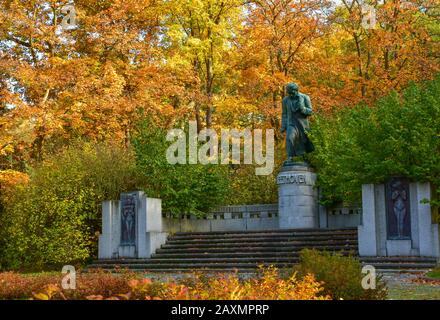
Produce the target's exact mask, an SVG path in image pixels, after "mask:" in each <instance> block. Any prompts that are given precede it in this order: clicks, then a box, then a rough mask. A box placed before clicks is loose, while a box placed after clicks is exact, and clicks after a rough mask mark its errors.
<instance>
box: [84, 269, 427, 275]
mask: <svg viewBox="0 0 440 320" xmlns="http://www.w3.org/2000/svg"><path fill="white" fill-rule="evenodd" d="M92 269H94V268H92ZM100 269H101V268H100ZM101 270H105V271H108V272H120V271H115V269H114V268H108V269H107V268H102V269H101ZM83 271H84V272H88V271H90V269H84V270H83ZM130 271H132V272H139V273H141V272H142V273H144V272H150V273H169V274H171V275H173V276H174V275H176V274H182V275H185V274H192V273H193V271H192V270H189V269H179V268H157V269H154V270H146V269H131V270H130ZM196 271H197V272H203V273H206V274H228V273H238V274H241V275H245V274H249V275H253V274H256V273H257V272H258V270H257V269H255V268H252V269H237V268H209V269H197V270H196ZM426 271H427V269H378V268H376V272H377V273H379V274H388V273H425V272H426Z"/></svg>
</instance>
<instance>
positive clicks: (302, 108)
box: [281, 83, 315, 164]
mask: <svg viewBox="0 0 440 320" xmlns="http://www.w3.org/2000/svg"><path fill="white" fill-rule="evenodd" d="M286 91H287V96H286V97H284V98H283V102H282V108H283V113H282V118H281V133H283V132H284V131H287V134H286V151H287V157H288V158H287V161H286V162H285V163H286V164H288V163H289V162H290V163H292V162H293V158H294V157H300V156H301V157H303V156H304V155H305V154H306V153H309V152H312V151H313V150H314V149H315V148H314V146H313V144H312V142H311V141H310V139H309V138H308V137H307V132H308V131H309V129H310V127H309V120H308V119H307V118H308V117H309V116H310V115H311V114H312V103H311V101H310V98H309V96H308V95H306V94H304V93H301V92H299V91H298V85H297V84H296V83H289V84H288V85H287V86H286Z"/></svg>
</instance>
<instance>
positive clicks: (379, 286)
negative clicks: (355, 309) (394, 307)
mask: <svg viewBox="0 0 440 320" xmlns="http://www.w3.org/2000/svg"><path fill="white" fill-rule="evenodd" d="M298 271H299V272H300V274H303V275H305V274H313V275H314V276H315V277H316V279H317V280H318V281H322V282H323V286H324V291H323V293H324V294H328V295H330V296H331V297H332V298H333V299H336V300H339V299H343V300H370V299H375V300H384V299H386V297H387V289H386V286H385V283H384V282H383V281H382V278H381V277H377V279H376V289H367V290H366V289H363V288H362V278H363V277H364V276H365V275H366V274H363V273H362V267H361V263H360V262H359V260H357V259H355V258H353V257H344V256H342V255H340V254H335V253H330V252H326V251H317V250H310V249H304V250H302V251H301V253H300V264H299V266H298Z"/></svg>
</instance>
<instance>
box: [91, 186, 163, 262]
mask: <svg viewBox="0 0 440 320" xmlns="http://www.w3.org/2000/svg"><path fill="white" fill-rule="evenodd" d="M166 237H167V233H165V232H163V230H162V202H161V200H160V199H155V198H148V197H146V196H145V194H144V193H143V192H141V191H136V192H128V193H123V194H121V200H119V201H113V200H112V201H104V202H103V203H102V234H101V235H100V236H99V246H98V258H99V259H119V258H150V257H151V255H152V254H153V253H154V252H155V251H156V250H157V249H158V248H159V247H160V246H161V245H162V244H164V243H165V241H166Z"/></svg>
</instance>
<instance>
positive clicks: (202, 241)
mask: <svg viewBox="0 0 440 320" xmlns="http://www.w3.org/2000/svg"><path fill="white" fill-rule="evenodd" d="M320 241H321V242H322V241H326V242H329V243H332V242H337V241H343V242H347V241H351V242H357V238H355V237H353V238H347V237H346V236H329V237H323V238H315V237H285V236H276V237H252V238H249V237H248V238H241V239H235V238H231V239H229V238H217V239H204V238H201V239H175V238H172V237H171V238H168V239H167V243H168V244H176V243H180V244H193V243H197V244H199V243H200V244H205V243H244V242H246V243H248V242H298V243H309V242H320Z"/></svg>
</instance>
